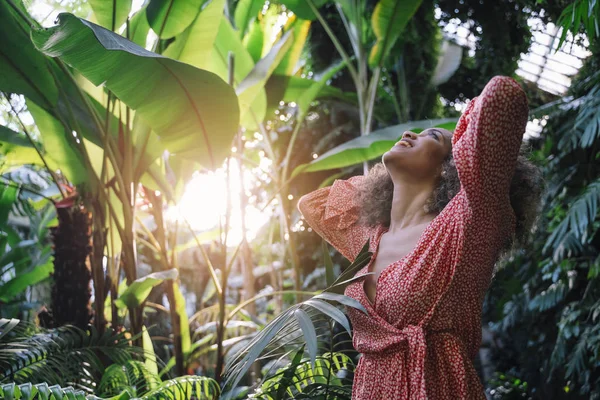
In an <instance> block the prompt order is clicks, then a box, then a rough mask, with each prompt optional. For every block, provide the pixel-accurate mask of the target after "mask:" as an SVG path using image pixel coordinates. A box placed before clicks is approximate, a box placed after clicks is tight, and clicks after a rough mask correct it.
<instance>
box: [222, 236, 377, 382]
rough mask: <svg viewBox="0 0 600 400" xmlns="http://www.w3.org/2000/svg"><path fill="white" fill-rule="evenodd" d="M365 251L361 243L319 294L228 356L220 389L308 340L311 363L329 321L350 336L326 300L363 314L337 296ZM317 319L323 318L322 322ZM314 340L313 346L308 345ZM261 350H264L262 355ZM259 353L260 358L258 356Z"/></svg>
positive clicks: (366, 257) (328, 329)
mask: <svg viewBox="0 0 600 400" xmlns="http://www.w3.org/2000/svg"><path fill="white" fill-rule="evenodd" d="M368 249H369V242H367V243H366V244H365V246H364V247H363V249H362V250H361V252H360V253H359V255H358V256H357V257H356V259H355V260H354V262H353V263H352V264H351V265H350V266H349V267H348V268H346V270H344V272H343V273H342V274H341V275H340V276H339V277H338V278H337V279H336V280H335V281H334V282H333V284H331V285H330V286H329V287H328V288H327V289H325V290H324V291H323V293H320V294H318V295H316V296H313V297H312V298H311V299H308V300H306V301H304V302H302V303H299V304H296V305H294V306H292V307H290V308H288V309H287V310H285V311H284V312H282V313H281V314H279V315H278V316H277V317H276V318H275V319H273V320H272V321H271V322H270V323H269V324H268V325H266V326H265V328H264V329H263V330H261V331H259V332H257V333H256V334H255V335H254V336H253V337H252V339H251V340H250V342H249V343H247V345H246V346H245V347H244V348H241V349H239V350H238V351H237V352H236V353H235V354H233V355H231V356H230V359H229V362H228V363H227V365H226V372H225V375H226V376H227V380H226V382H225V384H224V387H225V388H227V387H230V386H231V387H235V386H236V385H237V384H238V383H239V381H240V380H241V379H242V377H243V376H244V374H246V372H247V371H248V370H249V369H250V367H251V366H252V364H254V363H255V362H256V361H257V360H260V359H267V358H269V359H272V358H276V357H279V359H282V358H283V357H285V356H286V355H288V354H290V353H293V352H296V351H298V349H299V348H301V347H302V346H303V344H305V343H307V342H308V341H311V343H310V344H309V345H308V347H309V349H310V356H311V357H310V358H311V360H313V362H314V360H315V357H314V355H315V348H317V347H318V345H319V344H318V343H319V341H320V340H319V338H326V339H331V337H332V334H331V331H332V329H331V324H330V323H329V322H330V321H331V320H334V321H336V322H337V323H339V324H341V325H342V326H343V327H344V328H345V329H346V331H348V333H350V326H349V324H348V320H347V318H346V316H345V315H344V313H343V312H342V311H340V310H339V309H338V308H336V307H335V306H333V305H331V304H329V303H328V302H327V301H333V302H336V303H338V304H342V305H345V306H349V307H354V308H356V309H359V310H361V311H363V312H366V310H365V309H364V307H363V306H362V305H361V304H360V303H359V302H358V301H356V300H355V299H352V298H350V297H346V296H344V295H342V294H341V293H343V292H344V288H345V287H346V286H347V285H348V284H349V283H350V282H352V281H353V280H354V279H356V278H355V277H354V275H355V274H356V272H358V271H359V270H360V269H361V268H362V267H364V265H366V263H367V262H368V261H369V259H370V258H371V255H372V254H371V253H370V252H369V251H368ZM298 316H301V317H298ZM320 316H325V317H327V318H325V320H323V319H321V317H320ZM315 338H317V343H313V342H312V341H314V340H315ZM265 350H267V352H266V353H265ZM263 353H264V354H263ZM261 354H263V356H262V357H259V356H260V355H261Z"/></svg>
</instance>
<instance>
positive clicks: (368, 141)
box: [292, 118, 456, 176]
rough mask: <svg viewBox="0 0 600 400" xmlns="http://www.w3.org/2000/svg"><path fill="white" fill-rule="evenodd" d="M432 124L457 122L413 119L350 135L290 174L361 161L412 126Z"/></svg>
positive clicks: (419, 128) (375, 154) (381, 150)
mask: <svg viewBox="0 0 600 400" xmlns="http://www.w3.org/2000/svg"><path fill="white" fill-rule="evenodd" d="M434 126H435V127H441V128H445V129H449V130H453V129H454V127H455V126H456V119H453V118H446V119H434V120H426V121H414V122H407V123H405V124H400V125H395V126H390V127H388V128H384V129H380V130H378V131H375V132H373V133H371V134H370V135H368V136H360V137H358V138H356V139H352V140H350V141H348V142H346V143H344V144H342V145H340V146H337V147H335V148H333V149H331V150H329V151H328V152H326V153H325V154H323V155H321V156H320V157H319V158H317V159H316V160H314V161H312V162H310V163H308V164H303V165H300V166H298V167H296V169H295V170H294V172H293V173H292V176H296V175H298V174H300V173H302V172H314V171H324V170H328V169H334V168H343V167H349V166H351V165H355V164H358V163H361V162H363V161H369V160H372V159H374V158H377V157H381V156H382V155H383V154H384V153H385V152H386V151H388V150H389V149H390V148H392V146H393V145H394V144H395V143H396V142H397V141H398V140H399V139H400V137H401V136H402V133H404V132H405V131H408V130H412V131H414V132H420V131H422V130H424V129H427V128H431V127H434Z"/></svg>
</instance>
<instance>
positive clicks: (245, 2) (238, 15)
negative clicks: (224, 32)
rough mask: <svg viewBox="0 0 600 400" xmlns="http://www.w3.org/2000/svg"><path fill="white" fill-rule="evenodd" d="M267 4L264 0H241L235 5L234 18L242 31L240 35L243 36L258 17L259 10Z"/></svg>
mask: <svg viewBox="0 0 600 400" xmlns="http://www.w3.org/2000/svg"><path fill="white" fill-rule="evenodd" d="M264 5H265V1H264V0H240V1H239V2H238V3H237V6H236V7H235V12H234V14H233V20H234V21H235V27H236V28H238V30H239V31H240V36H241V37H243V36H244V33H245V32H246V30H247V29H248V27H249V25H250V22H252V20H253V19H254V18H256V17H257V15H258V12H259V11H260V10H262V8H263V6H264Z"/></svg>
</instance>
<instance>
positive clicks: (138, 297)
mask: <svg viewBox="0 0 600 400" xmlns="http://www.w3.org/2000/svg"><path fill="white" fill-rule="evenodd" d="M177 274H178V273H177V270H176V269H175V268H173V269H170V270H168V271H162V272H154V273H151V274H148V275H146V276H143V277H141V278H139V279H136V280H135V281H133V282H132V283H131V285H129V286H128V287H127V289H125V291H124V292H123V293H122V294H121V295H120V296H119V298H118V299H117V300H116V301H115V304H116V305H117V306H118V307H123V308H124V307H137V306H139V305H141V304H143V303H144V301H146V297H148V295H149V294H150V291H151V290H152V288H153V287H154V286H156V285H160V284H161V283H163V282H164V281H165V280H167V279H175V278H177Z"/></svg>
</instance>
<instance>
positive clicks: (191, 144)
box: [32, 14, 239, 168]
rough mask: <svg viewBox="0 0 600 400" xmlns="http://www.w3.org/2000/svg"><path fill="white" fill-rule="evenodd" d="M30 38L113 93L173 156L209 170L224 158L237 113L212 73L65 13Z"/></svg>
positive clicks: (231, 94) (231, 97) (234, 103)
mask: <svg viewBox="0 0 600 400" xmlns="http://www.w3.org/2000/svg"><path fill="white" fill-rule="evenodd" d="M32 40H33V42H34V43H35V45H36V47H37V48H38V49H39V50H40V51H42V52H43V53H44V54H46V55H48V56H50V57H60V58H61V60H63V61H64V62H66V63H67V64H69V65H71V66H73V67H74V68H76V69H77V70H78V71H80V72H81V73H82V74H83V75H84V76H85V77H86V78H88V79H89V80H90V81H91V82H92V83H94V84H95V85H100V84H104V86H106V87H107V88H108V89H110V90H112V91H113V92H114V94H115V95H116V96H118V97H119V98H120V99H121V100H122V101H123V102H125V103H126V104H127V105H128V106H129V107H131V108H132V109H133V110H136V113H137V115H139V116H140V117H142V118H143V119H144V121H145V122H146V123H147V124H148V125H149V126H150V127H151V128H152V129H153V130H154V131H155V132H156V133H157V134H158V136H160V138H161V139H162V141H163V142H164V143H165V145H166V147H167V149H169V150H170V151H171V152H174V153H178V154H180V155H183V156H186V155H187V156H188V157H191V158H193V159H194V160H195V161H197V162H199V163H201V164H203V165H206V166H208V167H210V168H215V167H216V166H217V165H218V164H220V160H222V159H223V158H224V157H225V154H226V151H227V150H228V146H227V145H228V144H229V143H230V142H231V139H232V138H233V134H234V133H235V131H236V128H237V126H238V115H239V110H238V108H237V101H236V98H235V94H234V92H233V89H232V88H231V87H230V86H228V85H227V83H226V82H224V81H223V80H221V79H219V78H218V77H217V76H215V75H214V74H212V73H210V72H208V71H203V70H200V69H197V68H194V67H192V66H189V65H186V64H182V63H178V62H176V61H174V60H170V59H168V58H164V57H161V56H159V55H158V54H156V53H152V52H149V51H147V50H145V49H143V48H141V47H139V46H136V45H135V44H133V43H131V42H129V41H127V40H125V39H124V38H123V37H121V36H119V35H117V34H115V33H113V32H110V31H107V30H105V29H102V28H100V27H99V26H97V25H95V24H92V23H90V22H88V21H86V20H82V19H79V18H77V17H75V16H73V15H70V14H61V16H60V17H59V25H58V26H56V27H53V28H49V29H43V30H42V29H37V30H35V31H33V32H32ZM81 49H87V51H86V52H85V53H84V52H82V51H81ZM205 93H210V94H211V96H210V98H209V97H208V96H206V95H205Z"/></svg>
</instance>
